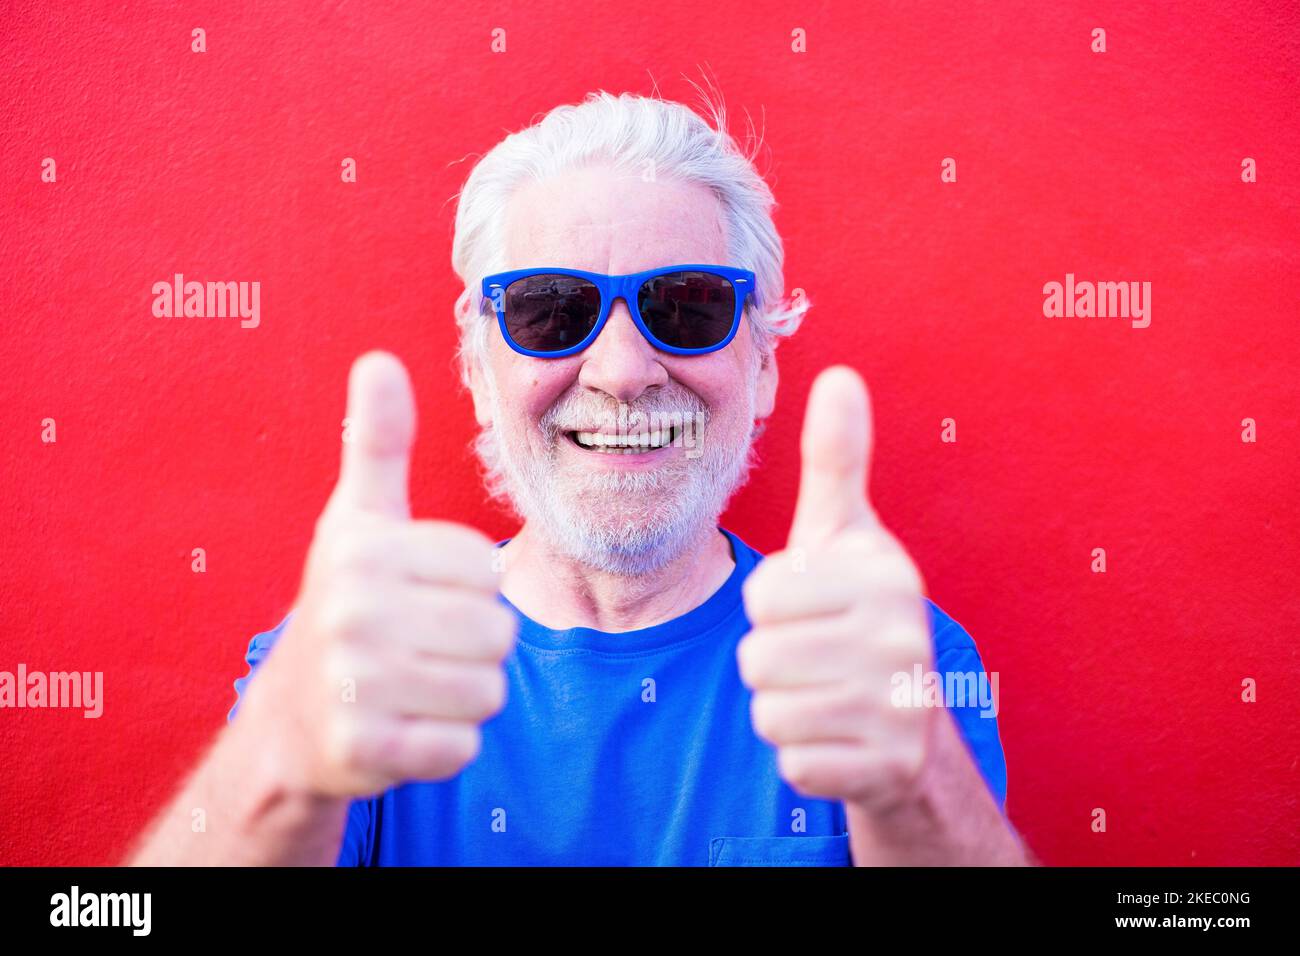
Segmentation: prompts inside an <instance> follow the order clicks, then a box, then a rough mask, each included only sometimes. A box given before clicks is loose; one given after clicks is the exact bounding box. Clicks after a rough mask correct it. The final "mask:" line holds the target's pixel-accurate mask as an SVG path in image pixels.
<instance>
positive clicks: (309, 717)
mask: <svg viewBox="0 0 1300 956" xmlns="http://www.w3.org/2000/svg"><path fill="white" fill-rule="evenodd" d="M348 418H349V419H350V422H351V425H350V436H349V437H348V438H347V439H345V444H344V447H343V462H342V469H341V472H340V475H339V481H338V485H337V486H336V487H335V489H334V493H333V494H332V495H331V497H330V499H329V503H328V504H327V505H326V508H325V511H324V513H323V514H322V515H321V517H320V520H319V521H318V522H317V524H316V534H315V538H314V540H313V541H312V544H311V549H310V551H309V553H308V557H307V563H306V570H305V572H304V574H303V581H302V589H301V591H300V593H299V596H298V600H297V601H296V603H295V610H294V614H293V616H292V618H291V619H290V622H289V625H288V627H287V628H286V630H285V633H284V635H283V636H282V637H281V638H280V640H279V641H278V642H277V643H276V645H275V646H274V647H273V648H272V651H271V653H270V654H269V656H268V657H267V659H266V661H265V662H264V663H263V664H262V665H261V666H260V668H259V674H258V676H257V678H256V679H255V680H253V681H252V682H251V683H250V685H249V688H248V691H247V700H246V701H245V702H244V704H243V705H242V706H241V708H240V711H239V713H238V714H237V717H236V719H241V718H242V719H245V720H249V721H257V722H260V724H259V726H261V727H262V728H264V730H265V733H266V737H267V739H268V740H269V741H272V742H273V744H274V747H273V752H274V753H275V754H276V758H277V760H278V761H279V762H280V763H281V764H283V766H282V767H281V768H280V769H281V771H282V772H283V773H286V774H288V775H290V779H291V784H292V785H293V786H294V787H296V788H298V789H299V790H301V791H302V792H309V793H313V794H319V795H323V796H332V797H358V796H370V795H372V794H375V793H379V792H381V791H383V790H385V789H388V788H389V787H391V786H393V785H395V784H398V783H401V782H404V781H406V780H441V779H445V778H448V777H451V776H454V775H455V774H456V773H458V772H460V770H461V769H462V768H463V767H464V766H465V765H466V764H467V763H469V762H470V761H471V760H472V759H473V758H474V757H475V756H476V755H477V753H478V750H479V746H480V742H481V738H480V731H479V724H480V723H482V722H483V721H485V720H487V719H488V718H489V717H491V716H492V715H493V714H495V713H496V712H498V711H499V710H500V709H501V707H502V706H503V705H504V703H505V694H506V679H505V674H504V672H503V670H502V668H501V662H502V660H503V659H504V658H505V657H506V656H507V655H508V654H509V653H510V651H511V649H512V648H513V647H514V643H515V635H516V628H517V622H516V619H515V616H514V615H513V614H512V613H511V611H510V610H509V609H508V608H506V607H505V606H503V605H502V604H501V603H500V602H499V601H498V600H497V599H496V592H497V585H498V581H497V574H496V572H495V571H494V569H493V562H492V558H493V546H492V542H491V540H489V539H488V538H487V537H486V536H485V535H483V534H481V533H479V532H478V531H475V530H474V529H472V528H468V527H466V526H464V525H459V524H454V523H451V522H446V521H413V520H411V512H410V503H409V498H408V495H407V474H408V471H409V468H410V454H411V446H412V444H413V442H414V440H415V428H416V414H415V400H414V397H413V396H412V393H411V385H410V380H409V378H408V376H407V374H406V370H405V369H404V368H403V367H402V364H401V363H400V362H399V361H398V360H397V359H396V358H394V357H393V356H391V355H388V354H386V353H382V352H372V353H368V354H366V355H363V356H362V357H361V358H359V359H358V360H357V362H356V363H355V364H354V365H353V367H352V373H351V376H350V379H349V387H348Z"/></svg>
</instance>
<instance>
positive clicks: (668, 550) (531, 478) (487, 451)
mask: <svg viewBox="0 0 1300 956" xmlns="http://www.w3.org/2000/svg"><path fill="white" fill-rule="evenodd" d="M489 391H490V392H491V402H492V420H493V423H494V424H493V425H489V426H488V427H487V428H485V429H484V430H483V431H482V432H481V433H480V434H479V436H478V438H477V439H476V440H475V442H474V450H475V452H476V454H477V455H478V457H479V459H480V461H481V462H482V464H483V465H484V468H485V470H486V480H487V485H488V489H489V491H490V492H491V493H492V495H493V497H494V498H497V499H499V500H504V501H506V502H507V503H509V505H510V506H511V507H512V508H513V509H514V511H515V513H516V514H517V515H518V516H519V517H520V518H521V519H522V520H523V521H525V522H530V523H532V525H533V526H534V527H535V528H536V529H537V530H538V531H540V532H541V533H542V534H543V535H544V536H545V538H546V539H548V540H549V541H550V542H551V544H552V545H553V546H554V547H555V548H556V550H558V551H559V552H560V553H562V554H564V555H566V556H568V557H569V558H571V559H573V560H575V561H578V562H580V563H582V564H584V565H587V566H589V567H591V568H595V569H598V570H601V571H605V572H607V573H610V574H621V575H639V574H648V573H651V572H654V571H657V570H659V569H660V568H662V567H663V566H664V565H666V564H668V563H669V562H670V561H672V560H673V559H675V558H677V557H678V556H679V555H681V554H682V552H683V551H684V550H685V549H686V548H687V547H688V546H690V544H691V543H692V541H693V540H694V539H696V538H697V537H698V536H699V535H700V534H701V533H702V531H703V529H708V530H712V529H713V528H714V527H715V526H716V524H717V520H718V517H719V516H720V515H721V514H722V511H723V509H724V508H725V507H726V505H727V502H728V500H730V498H731V496H732V494H734V493H735V492H736V491H737V490H738V489H739V488H740V487H742V486H743V485H744V483H745V481H746V480H747V479H748V476H749V472H750V469H751V468H752V467H753V464H754V440H755V439H756V438H757V436H758V434H759V431H760V429H758V428H755V427H754V415H753V410H754V394H753V388H752V387H746V390H745V391H746V403H745V407H744V408H743V409H741V410H740V412H739V413H738V414H740V415H741V416H742V420H743V421H744V422H746V423H747V424H748V425H749V427H748V428H747V429H746V430H745V432H744V434H742V435H739V436H734V437H731V438H730V440H729V441H728V440H727V439H728V437H729V436H726V435H724V434H720V433H718V427H717V424H721V423H717V424H715V423H714V421H713V419H712V417H711V416H709V415H708V414H707V410H706V409H704V408H703V406H702V405H701V404H700V402H699V400H698V398H696V397H695V396H694V395H693V394H691V393H688V392H685V390H683V393H682V395H681V401H679V402H676V403H675V404H674V405H673V406H672V407H671V408H653V409H646V408H635V407H632V406H629V408H628V414H629V417H630V416H631V415H632V413H633V412H635V411H641V412H644V413H647V414H649V415H656V414H657V415H668V414H670V413H678V414H680V415H681V417H682V418H691V417H695V416H699V417H703V418H704V419H705V422H706V424H705V427H704V430H703V435H702V436H699V438H698V439H697V440H698V445H697V446H695V447H697V448H698V449H699V452H700V454H699V456H698V457H694V458H688V457H686V456H685V455H682V454H680V453H679V452H678V450H677V449H676V448H674V449H673V450H672V451H671V452H670V454H672V455H673V456H674V457H673V458H672V460H669V461H666V462H665V463H664V464H663V465H662V466H660V467H658V468H656V469H654V470H652V471H619V470H603V469H602V470H592V471H590V472H587V473H576V472H575V471H574V470H569V471H561V470H560V469H559V466H558V454H557V452H558V451H559V443H560V442H565V441H568V438H566V437H565V436H564V434H563V432H562V431H559V430H557V429H556V427H555V424H554V423H555V421H556V420H557V417H558V416H560V415H562V414H563V413H564V411H565V409H564V407H563V406H564V404H565V403H564V402H560V403H558V404H557V405H556V406H555V407H553V408H551V409H550V410H549V411H548V412H547V413H546V415H544V416H543V417H542V420H541V421H540V422H539V423H538V432H537V434H536V436H535V437H536V439H537V440H538V441H539V442H540V443H542V444H543V446H544V447H546V448H547V449H548V452H547V454H545V455H537V454H534V453H533V450H532V448H531V447H530V446H529V445H528V443H527V442H525V441H523V440H517V441H511V440H507V441H505V442H502V441H501V440H500V436H499V433H498V431H497V429H496V427H495V423H496V422H500V421H503V420H504V419H503V418H502V416H501V408H500V405H499V402H498V397H497V390H496V388H495V385H490V386H489ZM565 417H566V418H568V420H572V416H565ZM586 420H590V419H586ZM597 420H605V419H600V418H597ZM593 454H598V453H593Z"/></svg>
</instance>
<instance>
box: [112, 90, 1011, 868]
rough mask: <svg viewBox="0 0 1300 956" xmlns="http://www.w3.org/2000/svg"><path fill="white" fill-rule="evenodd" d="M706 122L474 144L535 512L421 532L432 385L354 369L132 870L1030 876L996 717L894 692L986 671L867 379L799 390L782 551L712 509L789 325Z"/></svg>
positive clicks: (485, 385) (633, 122)
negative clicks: (207, 745) (875, 412)
mask: <svg viewBox="0 0 1300 956" xmlns="http://www.w3.org/2000/svg"><path fill="white" fill-rule="evenodd" d="M713 119H714V120H715V123H713V124H710V123H709V122H708V121H706V120H705V119H704V118H703V117H702V116H700V115H697V114H696V113H694V112H693V111H691V110H690V109H688V108H686V107H684V106H682V105H680V104H675V103H669V102H664V101H662V100H659V99H652V98H645V97H639V96H632V95H623V96H617V97H616V96H612V95H610V94H608V93H599V94H592V95H591V96H589V97H588V98H587V100H586V101H585V102H583V103H582V104H580V105H577V106H563V107H560V108H557V109H555V110H553V111H551V112H550V113H549V114H548V115H547V116H546V117H545V118H544V119H543V120H542V121H541V122H539V123H538V124H536V125H535V126H532V127H530V128H528V129H526V130H524V131H522V132H520V133H517V134H514V135H511V136H509V137H507V138H506V139H505V140H504V141H503V142H501V143H500V144H498V145H497V146H496V147H495V148H494V149H493V150H491V151H490V152H489V153H487V154H486V155H485V156H484V157H483V158H482V160H481V161H480V162H479V163H478V164H477V165H476V167H475V168H474V170H473V171H472V173H471V175H470V176H469V178H468V180H467V182H466V184H465V187H464V189H463V191H462V194H461V196H460V200H459V206H458V210H457V218H456V236H455V242H454V249H453V262H454V264H455V266H456V270H457V273H458V274H459V275H460V277H461V278H462V279H463V281H464V283H465V290H464V292H463V294H462V295H461V296H460V298H459V300H458V302H457V317H458V322H459V324H460V330H461V350H460V362H461V374H462V379H463V382H464V384H465V385H466V386H467V387H468V388H469V390H470V393H471V395H472V397H473V404H474V409H475V414H476V417H477V420H478V424H479V426H480V432H479V436H478V438H477V439H476V442H475V448H476V451H477V453H478V455H479V456H480V458H481V461H482V463H483V465H484V469H485V473H486V484H487V490H488V493H489V495H490V496H491V497H493V498H496V499H499V500H501V501H503V502H506V503H507V504H509V505H510V506H511V507H512V508H513V510H514V511H515V512H516V513H517V514H518V515H519V517H520V519H521V522H522V524H521V527H520V528H519V530H518V532H517V533H516V534H515V535H514V536H513V537H511V538H509V539H507V540H506V541H504V542H498V543H495V544H494V543H493V542H492V541H491V540H489V539H488V538H486V537H485V536H483V535H482V534H481V533H479V532H478V531H475V530H473V529H471V528H468V527H465V526H463V525H459V524H454V523H450V522H444V521H427V520H426V521H421V520H413V518H412V516H411V513H410V509H409V505H408V498H407V482H408V471H409V461H410V450H411V446H412V443H413V441H414V439H415V433H416V406H415V399H414V395H413V390H412V387H411V383H410V381H409V379H408V376H407V374H406V371H405V370H404V368H403V367H402V365H401V363H400V362H399V361H398V360H397V359H396V358H395V357H393V356H391V355H388V354H386V353H369V354H367V355H365V356H362V357H361V358H360V359H359V360H358V361H357V362H356V363H355V365H354V366H353V369H352V373H351V376H350V380H349V391H348V418H349V419H350V420H351V429H350V432H351V433H350V435H347V436H345V441H344V446H343V455H342V467H341V473H340V477H339V482H338V485H337V487H336V489H335V491H334V493H333V495H332V496H331V498H330V500H329V502H328V504H327V506H326V508H325V511H324V513H323V515H322V516H321V519H320V521H319V522H318V524H317V527H316V534H315V538H314V540H313V542H312V545H311V548H310V551H309V554H308V557H307V561H306V568H305V571H304V575H303V583H302V588H301V590H300V592H299V595H298V598H297V600H296V601H295V602H294V609H293V610H292V611H291V612H290V613H289V615H288V616H287V617H286V618H285V620H284V621H282V622H281V623H280V624H279V625H278V626H277V627H276V628H274V629H273V630H271V631H268V632H266V633H263V634H259V635H257V636H256V637H254V638H253V641H252V643H251V644H250V646H249V650H248V655H247V662H248V665H249V673H248V676H246V677H245V678H242V679H240V680H239V681H237V682H236V688H237V690H238V691H239V692H240V700H239V702H237V704H236V707H235V708H234V709H233V710H232V711H231V721H230V723H229V725H228V726H227V727H226V728H224V730H223V732H222V734H221V735H219V737H218V738H217V740H216V742H215V744H214V745H213V747H212V749H211V751H210V752H209V754H208V755H207V757H206V758H205V760H204V761H203V762H202V763H201V765H200V766H199V768H198V769H197V770H196V771H195V773H194V774H193V775H192V777H191V778H190V780H189V781H188V783H187V784H186V786H185V788H184V790H183V791H182V793H181V794H180V795H179V796H178V797H177V798H176V800H174V801H173V802H172V804H171V805H170V806H169V807H168V808H167V809H166V810H164V811H163V813H162V814H160V816H159V818H158V819H157V820H156V821H155V823H154V824H153V826H152V827H151V828H150V829H149V831H148V832H147V833H146V835H145V836H144V838H143V840H142V842H141V846H140V847H139V849H138V850H137V851H136V852H135V854H134V855H133V857H132V861H133V862H136V863H148V864H172V863H238V864H276V863H315V864H330V863H338V864H341V865H349V864H350V865H357V864H360V865H410V864H435V865H437V864H452V865H455V864H464V865H511V864H555V865H573V864H591V865H641V864H660V865H847V864H858V865H864V864H916V863H920V864H939V863H959V864H1012V863H1021V862H1025V853H1024V851H1023V849H1022V847H1021V845H1020V842H1019V840H1018V839H1017V836H1016V834H1015V832H1014V830H1013V829H1012V828H1011V827H1010V825H1009V824H1008V823H1007V821H1006V819H1005V817H1004V813H1003V807H1004V803H1005V787H1006V776H1005V764H1004V762H1003V757H1002V750H1001V746H1000V742H999V738H998V731H997V724H996V719H994V718H993V716H992V714H990V712H989V710H988V708H987V707H986V708H983V709H980V708H979V707H978V706H977V705H976V704H975V703H974V702H968V703H967V704H966V706H956V705H954V704H953V702H952V701H948V702H947V703H948V706H944V703H943V702H942V701H940V702H939V705H938V706H924V705H922V706H916V704H917V702H918V699H919V696H920V695H919V694H916V695H914V694H913V693H912V691H914V690H916V688H911V689H906V688H903V687H902V684H905V683H906V682H907V681H908V680H913V679H914V677H913V675H918V674H921V673H924V674H927V675H929V674H934V673H939V674H944V673H958V674H965V675H977V676H978V678H979V679H980V680H981V681H982V680H983V679H984V674H983V669H982V665H981V662H980V658H979V654H978V652H977V650H976V647H975V644H974V642H973V641H972V640H971V638H970V637H969V636H968V635H967V634H966V633H965V632H964V631H963V629H962V628H961V627H960V626H959V625H958V624H957V623H956V622H954V621H953V620H952V619H950V618H949V617H948V616H947V615H945V614H944V613H943V611H941V610H940V609H939V608H938V607H937V606H936V605H935V604H934V603H932V602H930V601H929V600H928V599H927V598H926V597H925V596H924V594H923V583H922V579H921V576H920V574H919V573H918V571H917V569H916V567H915V565H914V564H913V563H912V561H911V560H910V559H909V557H908V555H907V553H906V552H905V551H904V549H903V548H902V546H901V545H900V544H899V542H898V541H897V540H896V539H895V538H894V537H893V536H892V535H891V534H890V533H889V532H888V531H887V530H886V529H885V528H884V527H883V526H882V525H881V523H880V521H879V519H878V517H877V516H876V513H875V512H874V511H873V510H872V507H871V505H870V503H869V502H868V500H867V497H866V492H867V470H868V464H869V458H870V448H871V423H870V407H869V400H868V397H867V392H866V388H865V386H864V384H863V383H862V380H861V379H860V378H859V377H858V375H857V373H855V372H853V371H852V370H851V369H849V368H847V367H845V366H835V367H832V368H830V369H827V370H826V371H824V372H823V373H822V374H821V375H820V376H819V377H818V378H817V380H816V381H815V383H814V384H813V388H812V392H811V395H810V398H809V401H808V406H807V409H806V412H805V420H804V425H803V433H802V442H801V451H802V473H801V477H800V484H799V492H798V500H797V505H796V513H795V518H794V523H793V526H792V528H791V529H790V533H789V540H788V547H787V548H786V549H785V550H783V551H781V552H779V553H776V554H770V555H767V556H763V555H760V554H759V553H757V552H756V551H754V550H753V549H752V548H750V547H749V546H748V545H747V544H746V543H745V542H744V541H743V540H741V538H739V537H738V536H737V535H736V534H734V533H733V532H731V531H729V530H727V529H725V528H722V527H720V526H719V525H718V523H717V522H718V519H719V516H720V515H721V513H722V511H723V509H724V507H725V505H726V503H727V501H728V499H729V497H730V496H731V495H732V493H733V492H734V491H735V490H736V489H737V488H738V487H740V486H741V485H742V484H743V483H744V482H745V480H746V477H747V475H748V473H749V471H750V468H751V467H752V464H753V460H754V458H753V448H754V441H755V439H756V438H757V436H758V435H759V434H760V432H761V431H762V428H763V424H764V421H765V420H766V419H767V417H768V416H769V415H770V414H771V412H772V409H773V405H774V402H775V398H776V391H777V366H776V358H775V347H776V343H777V341H779V337H780V336H783V335H789V334H790V333H792V332H793V331H794V330H795V328H797V326H798V325H799V320H800V318H801V315H802V311H801V309H799V308H791V307H790V305H789V303H787V302H786V301H785V300H784V298H783V293H784V287H783V279H782V274H781V266H782V245H781V241H780V238H779V236H778V235H777V233H776V230H775V228H774V226H773V223H772V219H771V209H772V207H773V205H774V202H773V198H772V195H771V192H770V190H769V189H768V187H767V185H766V184H765V183H764V181H763V179H762V177H761V176H760V175H759V174H758V173H757V171H756V170H755V169H754V167H753V164H752V162H751V160H750V157H749V156H747V155H745V154H744V153H743V152H742V151H741V150H740V148H739V147H738V145H737V144H736V143H735V141H734V140H733V139H732V138H731V137H730V136H729V135H727V134H726V133H725V125H726V124H725V113H721V112H719V111H717V110H715V112H714V117H713ZM435 387H437V386H436V385H435ZM936 669H937V671H936ZM900 682H901V683H900ZM900 690H902V693H900ZM927 702H929V703H933V700H928V701H927ZM994 712H995V711H994ZM195 807H202V808H204V810H205V813H206V821H205V826H204V827H203V828H201V832H195V830H196V829H198V828H195V827H193V826H192V810H193V808H195Z"/></svg>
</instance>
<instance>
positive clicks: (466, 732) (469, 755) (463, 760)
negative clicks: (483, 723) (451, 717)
mask: <svg viewBox="0 0 1300 956" xmlns="http://www.w3.org/2000/svg"><path fill="white" fill-rule="evenodd" d="M482 743H483V737H482V733H481V732H480V731H479V729H478V727H477V726H475V725H474V724H456V725H455V726H454V727H453V728H452V730H451V732H450V733H449V735H448V738H447V753H448V756H449V757H450V758H451V759H452V760H453V761H455V763H456V764H457V765H458V766H462V767H463V766H464V765H465V764H467V763H469V762H470V761H472V760H473V759H474V758H475V757H477V756H478V755H479V750H480V749H481V747H482Z"/></svg>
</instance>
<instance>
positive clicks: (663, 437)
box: [564, 425, 681, 455]
mask: <svg viewBox="0 0 1300 956" xmlns="http://www.w3.org/2000/svg"><path fill="white" fill-rule="evenodd" d="M680 434H681V428H680V426H676V425H674V426H671V427H669V428H666V429H662V430H660V429H655V430H653V431H649V432H642V433H640V434H636V435H606V434H602V433H601V432H583V431H569V432H565V433H564V437H565V438H567V439H568V440H569V441H570V442H572V443H573V444H574V445H577V446H578V447H579V448H581V449H582V450H583V451H594V452H598V453H599V454H602V455H639V454H644V453H645V452H650V451H658V450H660V449H662V448H666V447H668V446H669V445H671V444H672V443H673V442H674V441H675V440H676V439H677V438H678V436H679V435H680Z"/></svg>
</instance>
